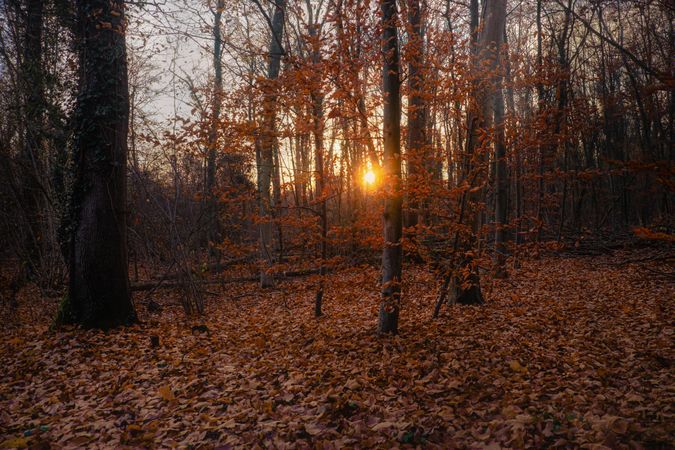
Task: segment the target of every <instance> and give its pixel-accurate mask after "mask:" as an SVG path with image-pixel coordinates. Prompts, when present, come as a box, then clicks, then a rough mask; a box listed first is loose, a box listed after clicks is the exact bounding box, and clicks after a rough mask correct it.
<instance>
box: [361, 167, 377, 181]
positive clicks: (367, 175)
mask: <svg viewBox="0 0 675 450" xmlns="http://www.w3.org/2000/svg"><path fill="white" fill-rule="evenodd" d="M363 182H364V183H366V184H375V172H373V171H372V170H368V171H367V172H366V173H364V174H363Z"/></svg>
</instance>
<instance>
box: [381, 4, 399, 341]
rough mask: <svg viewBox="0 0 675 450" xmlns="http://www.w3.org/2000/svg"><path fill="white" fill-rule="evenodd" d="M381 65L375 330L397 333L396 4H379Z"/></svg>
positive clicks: (397, 82) (397, 155)
mask: <svg viewBox="0 0 675 450" xmlns="http://www.w3.org/2000/svg"><path fill="white" fill-rule="evenodd" d="M381 8H382V52H383V54H384V64H383V75H382V77H383V83H382V84H383V91H384V108H383V137H384V174H385V180H384V182H385V183H386V184H387V186H386V189H387V192H386V195H385V199H384V250H383V253H382V303H381V305H380V315H379V324H378V330H379V331H380V332H381V333H391V334H396V333H397V332H398V316H399V311H400V306H401V305H400V302H401V285H400V283H401V255H402V251H401V235H402V232H403V220H402V196H401V100H400V78H399V54H398V38H397V29H396V20H397V11H396V0H383V1H382V6H381Z"/></svg>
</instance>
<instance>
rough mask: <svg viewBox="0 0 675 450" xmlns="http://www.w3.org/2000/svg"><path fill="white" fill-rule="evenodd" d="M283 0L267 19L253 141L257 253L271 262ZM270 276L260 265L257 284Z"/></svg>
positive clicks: (269, 282) (264, 283)
mask: <svg viewBox="0 0 675 450" xmlns="http://www.w3.org/2000/svg"><path fill="white" fill-rule="evenodd" d="M285 6H286V3H285V0H278V1H277V2H276V4H275V7H274V15H273V17H272V21H271V23H270V44H269V53H268V59H267V79H266V80H264V81H263V83H262V85H263V96H264V98H263V112H262V114H263V117H262V125H261V127H260V130H259V132H258V139H257V141H256V162H257V170H258V212H259V214H260V220H261V223H260V238H259V247H260V256H261V259H262V260H263V261H266V262H267V264H268V265H271V263H272V261H273V260H274V257H273V254H272V252H273V248H272V230H273V224H272V197H271V195H270V185H271V182H272V173H273V171H274V168H275V160H277V159H278V158H276V157H275V153H276V152H277V140H276V121H277V111H276V109H277V95H278V93H277V87H276V80H277V78H279V71H280V69H281V56H282V54H283V47H282V45H281V43H282V41H283V36H284V20H285V19H284V15H285ZM273 285H274V279H273V277H272V276H271V275H270V274H269V273H268V272H267V271H266V270H265V269H264V268H262V269H261V270H260V286H261V287H272V286H273Z"/></svg>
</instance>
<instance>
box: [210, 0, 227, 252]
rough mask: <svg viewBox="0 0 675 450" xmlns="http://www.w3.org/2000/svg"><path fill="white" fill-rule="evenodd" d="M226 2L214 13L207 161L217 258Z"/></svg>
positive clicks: (220, 2) (211, 217) (211, 239)
mask: <svg viewBox="0 0 675 450" xmlns="http://www.w3.org/2000/svg"><path fill="white" fill-rule="evenodd" d="M224 8H225V0H218V1H217V2H216V10H215V11H214V12H213V72H214V80H213V83H214V85H213V99H212V102H213V103H212V105H211V123H210V129H209V140H208V153H207V161H206V183H205V191H206V192H205V194H206V195H205V197H206V199H207V218H208V222H207V229H206V238H207V244H208V246H209V255H210V256H215V252H214V248H213V244H214V243H217V241H218V239H219V234H220V230H219V228H220V227H219V221H218V201H217V195H216V193H215V192H214V189H215V187H216V172H217V171H218V168H217V162H216V158H217V155H218V148H217V147H218V127H219V123H220V111H221V107H222V101H223V62H222V45H223V40H222V36H221V30H220V27H221V22H222V15H223V9H224Z"/></svg>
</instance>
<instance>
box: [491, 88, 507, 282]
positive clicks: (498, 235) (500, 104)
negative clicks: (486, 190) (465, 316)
mask: <svg viewBox="0 0 675 450" xmlns="http://www.w3.org/2000/svg"><path fill="white" fill-rule="evenodd" d="M494 114H495V117H494V126H495V129H496V132H495V162H496V164H495V166H496V170H495V187H496V192H495V276H497V277H498V278H505V277H506V276H507V272H506V256H507V250H506V246H505V245H504V240H505V239H504V236H505V227H506V207H507V202H508V199H507V194H508V193H507V191H508V186H509V180H508V176H507V171H506V142H505V138H504V96H503V94H502V88H501V83H498V85H497V90H496V91H495V100H494Z"/></svg>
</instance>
